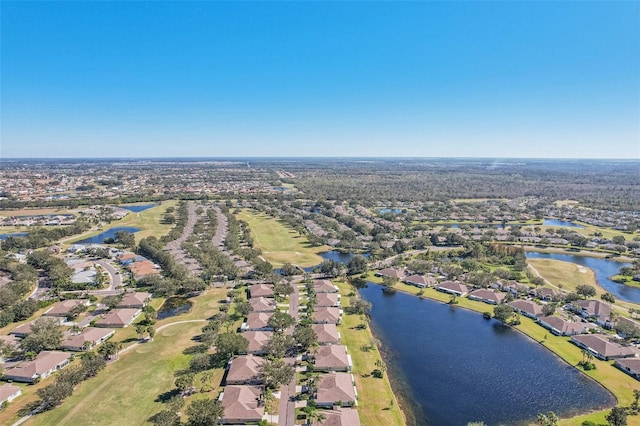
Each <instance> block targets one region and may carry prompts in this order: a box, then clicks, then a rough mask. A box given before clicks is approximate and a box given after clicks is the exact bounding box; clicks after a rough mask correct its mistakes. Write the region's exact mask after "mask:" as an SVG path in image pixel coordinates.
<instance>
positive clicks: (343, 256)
mask: <svg viewBox="0 0 640 426" xmlns="http://www.w3.org/2000/svg"><path fill="white" fill-rule="evenodd" d="M318 254H319V255H320V257H321V258H323V259H325V260H334V261H336V262H338V263H343V264H345V265H346V264H348V263H349V261H350V260H351V258H352V257H353V256H355V255H356V254H358V253H351V252H346V253H343V252H341V251H338V250H329V251H325V252H322V253H318ZM360 254H362V256H364V257H369V256H370V254H369V253H360ZM317 266H320V265H315V266H310V267H308V268H303V269H304V271H305V272H311V271H313V269H314V268H315V267H317Z"/></svg>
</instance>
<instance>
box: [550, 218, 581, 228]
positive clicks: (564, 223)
mask: <svg viewBox="0 0 640 426" xmlns="http://www.w3.org/2000/svg"><path fill="white" fill-rule="evenodd" d="M542 225H543V226H564V227H567V228H584V226H582V225H578V224H577V223H573V222H567V221H564V220H559V219H545V220H543V221H542Z"/></svg>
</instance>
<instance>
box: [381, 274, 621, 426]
mask: <svg viewBox="0 0 640 426" xmlns="http://www.w3.org/2000/svg"><path fill="white" fill-rule="evenodd" d="M368 284H373V285H375V286H376V287H382V286H381V284H379V283H376V282H373V281H370V279H368ZM416 289H418V288H417V287H416ZM395 290H396V291H400V292H402V293H404V294H407V295H411V296H414V297H418V298H420V299H429V300H432V301H434V302H440V303H442V304H444V305H447V304H448V303H447V302H446V301H444V300H440V299H438V298H434V297H430V296H429V295H426V294H423V295H420V296H418V295H417V294H416V293H413V292H411V291H408V290H407V289H402V288H395ZM442 294H445V293H442ZM478 303H482V302H478ZM452 306H453V307H456V308H461V309H465V310H467V311H470V312H474V313H477V314H479V315H482V313H483V312H484V311H482V310H479V309H474V308H472V307H468V306H461V305H459V304H458V305H452ZM486 306H487V308H488V309H487V310H486V311H490V310H492V308H493V305H486ZM522 320H525V321H531V322H532V324H534V325H536V326H538V327H539V328H540V329H542V330H544V332H545V335H546V334H548V333H551V332H550V331H548V330H547V329H545V328H544V327H542V326H539V325H538V324H537V323H535V322H533V320H531V319H530V318H527V317H524V318H522ZM509 328H511V329H512V330H515V331H517V332H519V333H521V334H522V335H524V336H525V337H526V338H528V339H530V340H532V341H533V342H535V343H536V344H538V345H540V346H542V347H543V348H545V349H546V350H548V351H549V352H551V353H552V354H554V355H555V356H556V357H557V358H559V360H560V361H562V362H563V363H565V364H566V365H568V366H570V367H572V368H574V369H575V370H577V371H578V372H579V373H580V374H581V375H582V376H583V377H587V378H589V379H590V380H592V381H593V382H594V383H596V384H597V385H599V386H601V387H602V388H603V389H604V390H606V391H607V393H609V394H610V395H611V396H612V397H613V399H614V400H615V403H614V404H613V405H608V406H606V407H604V408H600V409H593V410H588V411H584V412H580V413H576V414H575V415H572V416H571V417H564V418H561V421H562V422H567V421H568V422H572V421H576V422H578V423H575V424H581V423H582V422H581V421H580V420H579V419H580V418H582V417H584V416H589V415H595V414H597V413H603V414H604V412H605V411H606V410H609V409H611V408H612V407H615V406H617V405H618V404H620V402H621V401H620V398H619V396H618V395H616V393H615V392H614V391H613V390H611V389H609V388H608V387H607V386H606V385H605V384H604V383H602V382H601V381H599V380H598V379H596V378H595V377H592V376H590V375H589V374H587V373H586V372H585V371H583V370H581V369H579V368H577V367H576V365H573V364H572V363H570V362H569V361H568V360H566V359H565V358H564V357H562V356H561V355H560V354H558V353H557V352H555V351H554V350H553V349H552V348H550V347H548V346H547V345H545V344H544V343H543V342H544V341H545V339H543V340H538V339H536V338H534V336H532V335H530V334H529V333H527V332H526V331H525V330H523V329H521V328H519V326H515V327H512V326H509ZM554 336H555V335H554ZM556 337H557V336H556ZM612 368H615V367H612ZM621 374H625V373H623V372H621ZM394 382H395V380H393V379H391V378H390V379H389V383H390V384H391V385H392V390H393V392H394V394H395V392H396V390H395V389H393V384H394ZM396 398H397V397H396ZM401 408H402V407H401ZM403 413H404V411H403ZM523 422H524V421H523ZM572 424H573V423H572ZM632 424H633V423H632Z"/></svg>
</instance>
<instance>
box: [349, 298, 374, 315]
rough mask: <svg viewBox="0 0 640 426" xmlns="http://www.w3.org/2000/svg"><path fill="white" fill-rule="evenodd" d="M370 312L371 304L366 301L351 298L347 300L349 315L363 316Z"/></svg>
mask: <svg viewBox="0 0 640 426" xmlns="http://www.w3.org/2000/svg"><path fill="white" fill-rule="evenodd" d="M370 310H371V303H370V302H367V301H366V300H363V299H360V298H356V297H352V298H351V299H350V300H349V313H352V314H356V315H363V314H366V313H368V312H369V311H370Z"/></svg>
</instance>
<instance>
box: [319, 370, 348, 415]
mask: <svg viewBox="0 0 640 426" xmlns="http://www.w3.org/2000/svg"><path fill="white" fill-rule="evenodd" d="M317 386H318V389H317V391H316V397H315V400H316V405H318V406H320V407H333V406H334V404H335V405H337V406H339V407H351V406H354V405H357V398H358V393H357V391H356V388H355V386H354V381H353V375H351V373H334V372H331V373H327V374H322V375H320V380H319V381H318V385H317Z"/></svg>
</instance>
